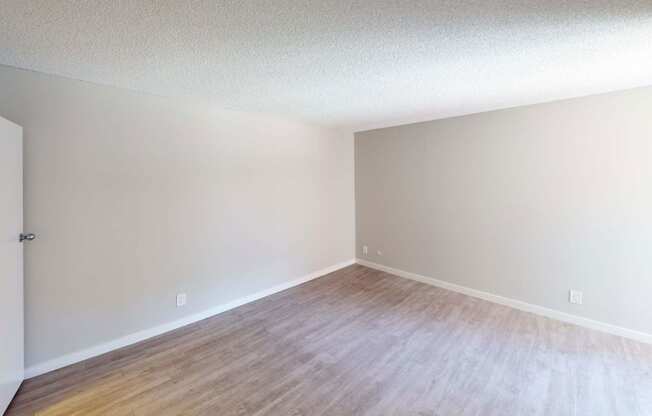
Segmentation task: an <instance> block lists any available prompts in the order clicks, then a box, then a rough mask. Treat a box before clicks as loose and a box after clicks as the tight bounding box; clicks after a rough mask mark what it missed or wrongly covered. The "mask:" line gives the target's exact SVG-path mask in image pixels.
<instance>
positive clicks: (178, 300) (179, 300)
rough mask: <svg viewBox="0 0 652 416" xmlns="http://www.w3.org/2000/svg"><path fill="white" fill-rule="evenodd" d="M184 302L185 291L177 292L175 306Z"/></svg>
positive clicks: (182, 304)
mask: <svg viewBox="0 0 652 416" xmlns="http://www.w3.org/2000/svg"><path fill="white" fill-rule="evenodd" d="M185 304H186V294H185V293H179V294H178V295H177V307H179V306H184V305H185Z"/></svg>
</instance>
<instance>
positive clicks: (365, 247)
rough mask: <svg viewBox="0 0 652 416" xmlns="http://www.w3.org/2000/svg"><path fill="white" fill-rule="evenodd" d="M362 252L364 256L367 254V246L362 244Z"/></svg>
mask: <svg viewBox="0 0 652 416" xmlns="http://www.w3.org/2000/svg"><path fill="white" fill-rule="evenodd" d="M362 254H363V255H365V256H366V255H367V254H369V247H367V246H362Z"/></svg>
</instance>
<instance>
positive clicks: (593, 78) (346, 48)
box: [0, 0, 652, 130]
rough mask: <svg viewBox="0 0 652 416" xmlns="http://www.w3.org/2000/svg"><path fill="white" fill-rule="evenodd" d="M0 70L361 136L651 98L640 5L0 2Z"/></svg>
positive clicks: (648, 48)
mask: <svg viewBox="0 0 652 416" xmlns="http://www.w3.org/2000/svg"><path fill="white" fill-rule="evenodd" d="M0 63H2V64H5V65H11V66H15V67H20V68H27V69H32V70H36V71H41V72H45V73H50V74H56V75H62V76H65V77H70V78H75V79H80V80H86V81H91V82H96V83H100V84H108V85H115V86H119V87H125V88H129V89H133V90H139V91H144V92H149V93H154V94H158V95H166V96H173V97H194V98H200V99H206V100H209V101H210V102H211V103H212V104H213V105H216V106H220V107H224V108H231V109H239V110H246V111H264V112H272V113H277V114H284V115H290V116H294V117H298V118H301V119H305V120H309V121H313V122H318V123H322V124H326V125H332V126H340V127H345V128H350V129H353V130H363V129H368V128H372V127H381V126H388V125H394V124H402V123H407V122H413V121H422V120H428V119H435V118H441V117H448V116H453V115H460V114H466V113H472V112H479V111H486V110H491V109H496V108H504V107H510V106H515V105H522V104H531V103H536V102H542V101H550V100H554V99H559V98H567V97H574V96H582V95H588V94H594V93H601V92H607V91H612V90H617V89H625V88H631V87H636V86H643V85H652V0H639V1H635V0H611V1H607V0H590V1H589V0H582V1H579V0H536V1H535V0H520V1H516V0H514V1H507V0H502V1H501V0H474V1H471V0H464V1H455V0H446V1H444V0H439V1H426V0H421V1H418V0H391V1H389V0H358V1H355V0H348V1H344V0H303V1H300V0H276V1H271V0H266V1H265V0H234V1H215V0H204V1H199V0H195V1H192V0H186V1H181V0H158V1H154V0H147V1H146V0H140V1H136V0H132V1H117V0H89V1H52V0H41V1H37V0H0ZM0 94H1V92H0Z"/></svg>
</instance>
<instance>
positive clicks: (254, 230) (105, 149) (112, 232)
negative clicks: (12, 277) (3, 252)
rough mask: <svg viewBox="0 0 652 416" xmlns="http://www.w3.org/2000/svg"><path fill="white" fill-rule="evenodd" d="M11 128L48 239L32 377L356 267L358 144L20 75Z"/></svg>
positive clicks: (9, 111)
mask: <svg viewBox="0 0 652 416" xmlns="http://www.w3.org/2000/svg"><path fill="white" fill-rule="evenodd" d="M0 115H2V116H4V117H6V118H8V119H10V120H12V121H14V122H16V123H18V124H20V125H22V126H23V127H24V131H25V138H24V151H25V227H26V230H28V231H30V232H34V233H36V234H37V235H38V240H36V241H34V242H32V243H30V244H29V246H28V247H27V249H26V253H25V254H26V275H25V285H26V295H25V296H26V315H25V319H26V348H27V350H26V364H27V366H31V365H34V364H37V363H41V362H43V361H45V360H48V359H52V358H55V357H58V356H61V355H62V354H66V353H70V352H73V351H77V350H80V349H84V348H87V347H92V346H94V345H96V344H99V343H103V342H106V341H109V340H112V339H114V338H117V337H120V336H124V335H127V334H131V333H133V332H136V331H139V330H142V329H147V328H149V327H152V326H155V325H157V324H161V323H166V322H168V321H172V320H175V319H178V318H181V317H183V316H185V315H190V314H192V313H197V312H200V311H203V310H206V309H208V308H210V307H212V306H216V305H219V304H223V303H226V302H228V301H231V300H234V299H236V298H239V297H242V296H245V295H249V294H252V293H254V292H256V291H259V290H263V289H266V288H269V287H272V286H274V285H277V284H281V283H283V282H286V281H289V280H292V279H296V278H299V277H301V276H303V275H305V274H308V273H310V272H313V271H316V270H319V269H322V268H324V267H327V266H331V265H333V264H336V263H338V262H342V261H346V260H349V259H351V258H353V257H354V229H355V227H354V197H353V189H354V187H353V137H352V134H350V133H342V132H338V131H334V130H328V129H324V128H320V127H317V126H310V125H306V124H302V123H297V122H291V121H286V120H282V119H279V118H275V117H269V116H263V115H257V114H244V113H237V112H228V111H220V110H217V109H211V108H209V107H208V106H203V105H202V106H200V105H191V104H188V103H184V102H180V101H176V100H171V99H164V98H160V97H154V96H147V95H143V94H138V93H133V92H130V91H126V90H120V89H115V88H109V87H102V86H96V85H92V84H87V83H82V82H77V81H72V80H66V79H62V78H56V77H50V76H46V75H42V74H37V73H32V72H25V71H18V70H15V69H11V68H7V67H0ZM178 292H186V293H187V294H188V305H187V306H186V307H184V308H176V305H175V296H176V294H177V293H178Z"/></svg>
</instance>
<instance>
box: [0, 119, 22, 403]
mask: <svg viewBox="0 0 652 416" xmlns="http://www.w3.org/2000/svg"><path fill="white" fill-rule="evenodd" d="M22 228H23V129H22V128H21V127H20V126H17V125H15V124H13V123H12V122H10V121H8V120H5V119H4V118H2V117H0V414H2V413H4V411H5V410H6V408H7V406H8V405H9V402H11V399H12V398H13V397H14V394H15V393H16V390H17V389H18V386H20V383H21V382H22V381H23V374H24V373H23V371H24V370H23V369H24V361H23V247H22V243H21V242H20V234H21V232H22Z"/></svg>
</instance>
